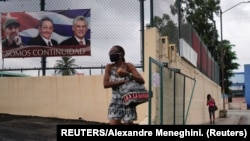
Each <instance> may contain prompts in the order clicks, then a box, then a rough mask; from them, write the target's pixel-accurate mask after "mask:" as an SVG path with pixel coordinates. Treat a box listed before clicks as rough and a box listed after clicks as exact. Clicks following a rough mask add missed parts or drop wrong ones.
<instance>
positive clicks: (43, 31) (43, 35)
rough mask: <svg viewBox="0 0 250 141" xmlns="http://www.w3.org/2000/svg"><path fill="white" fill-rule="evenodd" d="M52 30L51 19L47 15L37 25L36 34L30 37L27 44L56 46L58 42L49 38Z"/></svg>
mask: <svg viewBox="0 0 250 141" xmlns="http://www.w3.org/2000/svg"><path fill="white" fill-rule="evenodd" d="M53 31H54V23H53V21H52V20H51V19H50V18H49V17H44V18H42V19H41V20H40V23H39V27H38V32H39V34H38V36H36V37H34V38H32V39H30V41H29V43H28V45H40V46H57V45H58V42H57V41H56V40H54V39H52V38H51V37H52V33H53Z"/></svg>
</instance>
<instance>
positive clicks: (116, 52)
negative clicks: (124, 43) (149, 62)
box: [109, 45, 125, 62]
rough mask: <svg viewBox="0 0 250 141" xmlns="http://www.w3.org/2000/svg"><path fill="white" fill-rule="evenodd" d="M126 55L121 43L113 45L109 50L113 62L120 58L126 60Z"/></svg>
mask: <svg viewBox="0 0 250 141" xmlns="http://www.w3.org/2000/svg"><path fill="white" fill-rule="evenodd" d="M124 56H125V51H124V49H123V47H121V46H119V45H115V46H113V47H112V48H111V49H110V51H109V57H110V61H111V62H117V61H119V60H122V61H123V62H125V58H124Z"/></svg>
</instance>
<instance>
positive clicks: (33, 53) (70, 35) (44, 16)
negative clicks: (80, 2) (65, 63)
mask: <svg viewBox="0 0 250 141" xmlns="http://www.w3.org/2000/svg"><path fill="white" fill-rule="evenodd" d="M1 25H2V26H1V32H2V39H1V42H2V58H19V57H22V58H24V57H42V56H90V55H91V48H90V47H91V41H90V33H91V32H90V9H74V10H57V11H42V12H12V13H1Z"/></svg>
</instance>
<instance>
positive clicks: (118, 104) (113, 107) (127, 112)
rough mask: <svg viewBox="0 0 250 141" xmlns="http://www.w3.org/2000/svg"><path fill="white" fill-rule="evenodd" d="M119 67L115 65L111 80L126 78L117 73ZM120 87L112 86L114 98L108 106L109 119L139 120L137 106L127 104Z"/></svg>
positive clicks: (126, 121)
mask: <svg viewBox="0 0 250 141" xmlns="http://www.w3.org/2000/svg"><path fill="white" fill-rule="evenodd" d="M116 70H117V67H116V66H113V67H112V70H111V75H110V81H112V82H113V81H119V80H123V79H126V78H121V77H119V76H118V74H117V71H116ZM119 89H120V87H119V86H117V87H113V88H112V99H111V103H110V105H109V108H108V118H109V119H122V120H123V121H124V122H125V123H128V122H133V121H134V120H137V113H136V107H128V106H125V104H124V102H123V99H122V95H121V94H120V90H119Z"/></svg>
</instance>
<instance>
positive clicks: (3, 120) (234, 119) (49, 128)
mask: <svg viewBox="0 0 250 141" xmlns="http://www.w3.org/2000/svg"><path fill="white" fill-rule="evenodd" d="M248 117H250V110H228V111H227V117H226V118H217V119H216V121H215V125H238V124H239V123H240V122H241V124H249V125H250V123H249V122H250V120H249V118H248ZM242 119H243V120H242ZM58 124H60V125H62V124H64V125H65V124H80V125H105V124H107V123H98V122H91V121H84V120H82V119H81V120H67V119H54V118H42V117H30V116H13V115H5V114H0V141H2V140H3V141H5V140H8V141H35V140H41V141H56V132H57V131H56V127H57V126H56V125H58ZM204 125H210V124H209V122H207V123H204Z"/></svg>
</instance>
